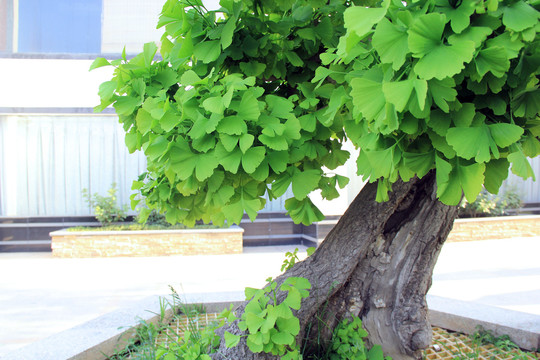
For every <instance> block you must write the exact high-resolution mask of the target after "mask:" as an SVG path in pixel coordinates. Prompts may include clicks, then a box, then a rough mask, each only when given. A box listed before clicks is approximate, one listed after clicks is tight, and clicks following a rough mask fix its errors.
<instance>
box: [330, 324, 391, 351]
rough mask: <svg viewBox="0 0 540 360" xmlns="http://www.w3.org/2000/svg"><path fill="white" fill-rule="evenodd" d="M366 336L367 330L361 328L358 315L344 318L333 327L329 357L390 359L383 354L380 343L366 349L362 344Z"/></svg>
mask: <svg viewBox="0 0 540 360" xmlns="http://www.w3.org/2000/svg"><path fill="white" fill-rule="evenodd" d="M367 336H368V332H367V331H366V330H364V329H363V328H362V320H360V318H359V317H356V316H355V317H353V319H352V320H351V321H349V320H347V319H344V320H343V321H342V322H340V323H339V325H338V326H337V327H336V328H335V329H334V334H333V337H332V345H331V347H330V348H329V350H330V356H329V359H330V360H343V359H348V360H391V358H390V357H389V356H384V354H383V350H382V347H381V346H380V345H374V346H373V347H372V348H371V349H368V348H367V347H366V346H365V344H364V338H366V337H367Z"/></svg>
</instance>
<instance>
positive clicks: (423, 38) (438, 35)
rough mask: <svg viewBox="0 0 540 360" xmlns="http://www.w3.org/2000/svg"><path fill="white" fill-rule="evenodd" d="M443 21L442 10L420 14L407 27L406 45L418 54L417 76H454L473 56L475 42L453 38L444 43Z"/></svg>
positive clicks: (438, 77) (415, 68)
mask: <svg viewBox="0 0 540 360" xmlns="http://www.w3.org/2000/svg"><path fill="white" fill-rule="evenodd" d="M446 22H447V18H446V16H445V15H444V14H433V13H432V14H426V15H421V16H419V17H418V18H417V19H416V20H415V22H414V24H413V26H412V27H411V28H410V29H409V49H411V51H412V53H413V56H414V57H417V58H419V60H418V62H417V63H416V65H415V67H414V71H415V73H416V74H417V75H418V76H419V77H420V78H423V79H426V80H429V79H432V78H437V79H439V80H442V79H444V78H447V77H451V76H454V75H456V74H458V73H460V72H461V70H463V69H464V68H465V65H464V64H465V63H468V62H470V61H471V60H472V57H473V54H474V50H475V48H476V47H475V44H474V42H472V41H469V40H461V39H456V40H455V41H454V42H453V43H452V44H444V43H443V41H442V33H443V30H444V26H445V24H446Z"/></svg>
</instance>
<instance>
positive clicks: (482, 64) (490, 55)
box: [474, 46, 510, 78]
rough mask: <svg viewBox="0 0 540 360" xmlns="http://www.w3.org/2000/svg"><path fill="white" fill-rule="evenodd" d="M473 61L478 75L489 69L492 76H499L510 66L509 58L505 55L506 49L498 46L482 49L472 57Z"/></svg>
mask: <svg viewBox="0 0 540 360" xmlns="http://www.w3.org/2000/svg"><path fill="white" fill-rule="evenodd" d="M474 62H475V64H476V70H477V71H478V74H479V75H480V77H483V76H484V75H485V74H486V73H487V72H488V71H489V72H491V73H492V74H493V75H494V76H496V77H498V78H500V77H502V76H504V75H505V74H506V72H507V71H508V69H509V68H510V60H509V59H508V57H507V55H506V51H505V50H504V48H502V47H498V46H492V47H488V48H486V49H482V50H481V51H480V52H479V53H478V55H477V56H476V58H475V59H474Z"/></svg>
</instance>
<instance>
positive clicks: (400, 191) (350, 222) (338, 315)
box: [214, 172, 457, 360]
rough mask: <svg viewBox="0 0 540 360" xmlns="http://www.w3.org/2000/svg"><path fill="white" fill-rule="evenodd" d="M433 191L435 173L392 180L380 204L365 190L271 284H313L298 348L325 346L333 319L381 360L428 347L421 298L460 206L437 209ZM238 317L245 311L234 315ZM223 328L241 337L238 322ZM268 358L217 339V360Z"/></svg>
mask: <svg viewBox="0 0 540 360" xmlns="http://www.w3.org/2000/svg"><path fill="white" fill-rule="evenodd" d="M435 194H436V185H435V173H434V172H431V173H429V174H428V175H426V176H425V177H424V178H422V179H417V178H415V179H412V180H411V181H409V182H407V183H404V182H402V181H398V182H396V183H395V184H394V185H393V191H392V192H391V193H390V194H389V195H390V200H389V201H387V202H384V203H377V202H375V195H376V184H368V185H366V186H365V187H364V189H362V191H361V192H360V194H359V195H358V196H357V197H356V199H355V200H354V201H353V202H352V204H351V205H350V206H349V208H348V209H347V211H346V212H345V214H344V215H343V216H342V217H341V219H340V221H339V222H338V224H337V225H336V226H335V227H334V229H332V231H331V232H330V233H329V234H328V236H327V237H326V239H325V240H324V241H323V243H322V244H321V246H320V247H319V248H318V249H317V251H316V252H315V253H314V254H313V255H312V256H310V257H308V258H307V259H306V260H304V261H302V262H300V263H298V264H296V265H295V266H294V268H292V269H291V270H289V271H287V272H286V273H284V274H282V275H281V276H279V277H278V278H277V279H276V281H277V283H278V284H281V283H282V282H283V281H284V280H285V279H286V278H287V277H290V276H301V277H304V278H307V279H308V280H309V281H310V282H311V285H312V289H311V291H310V295H309V297H307V298H305V299H303V300H302V307H301V309H300V310H299V311H297V312H296V316H297V317H298V318H299V320H300V327H301V329H303V330H301V332H300V334H299V336H298V338H297V339H303V346H305V347H306V348H307V349H308V350H314V349H315V348H317V347H319V346H321V345H322V346H323V347H324V346H325V345H326V344H327V343H328V341H329V339H330V338H331V335H332V331H333V329H334V327H335V326H336V325H337V324H338V322H339V321H340V320H341V319H343V318H347V317H350V316H351V315H356V316H359V317H360V318H361V319H362V322H363V325H364V327H365V329H366V330H367V331H368V332H369V342H370V343H371V344H380V345H382V347H383V350H384V352H385V355H390V356H392V357H393V359H394V360H406V359H419V358H420V353H421V350H422V349H424V348H426V347H427V346H428V345H429V344H430V343H431V327H430V324H429V322H428V321H427V304H426V300H425V295H426V293H427V291H428V289H429V287H430V285H431V276H432V272H433V267H434V266H435V262H436V260H437V257H438V255H439V252H440V250H441V247H442V245H443V243H444V241H445V240H446V237H447V236H448V233H449V232H450V230H451V229H452V225H453V221H454V219H455V217H456V214H457V207H452V206H446V205H444V204H442V203H441V202H439V201H438V200H437V199H436V196H435ZM280 295H284V294H280ZM278 301H280V299H279V298H278ZM242 312H243V306H241V307H240V308H239V309H238V311H237V316H240V314H241V313H242ZM314 319H321V320H322V321H316V322H314ZM318 324H324V326H319V325H318ZM224 330H225V329H224V328H222V329H220V332H221V334H222V333H223V332H224ZM226 330H228V331H229V332H232V333H235V334H240V333H241V331H240V330H239V329H238V328H237V327H236V323H233V324H230V325H228V326H227V328H226ZM317 339H322V340H317ZM299 341H300V340H299ZM273 358H275V357H273V356H270V355H267V354H264V353H258V354H253V353H251V352H250V351H249V350H248V348H247V346H246V344H245V341H241V342H240V344H239V345H238V346H237V347H235V348H231V349H227V348H226V347H225V345H224V342H223V341H222V343H221V347H220V349H219V352H218V354H216V355H215V356H214V359H273Z"/></svg>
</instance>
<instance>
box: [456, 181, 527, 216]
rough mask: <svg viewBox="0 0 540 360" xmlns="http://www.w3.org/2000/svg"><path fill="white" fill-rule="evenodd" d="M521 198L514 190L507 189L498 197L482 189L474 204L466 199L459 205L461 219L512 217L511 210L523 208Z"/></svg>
mask: <svg viewBox="0 0 540 360" xmlns="http://www.w3.org/2000/svg"><path fill="white" fill-rule="evenodd" d="M521 204H522V202H521V197H520V196H519V193H518V192H517V191H516V190H515V189H513V188H509V189H506V190H505V191H504V192H502V194H501V193H499V194H498V195H493V194H490V193H489V192H487V191H486V190H485V189H482V191H481V192H480V194H478V197H477V198H476V200H475V201H474V202H472V203H470V202H468V201H467V200H466V199H464V200H463V201H462V202H461V204H460V205H459V217H478V216H501V215H510V210H515V209H519V208H520V207H521Z"/></svg>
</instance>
